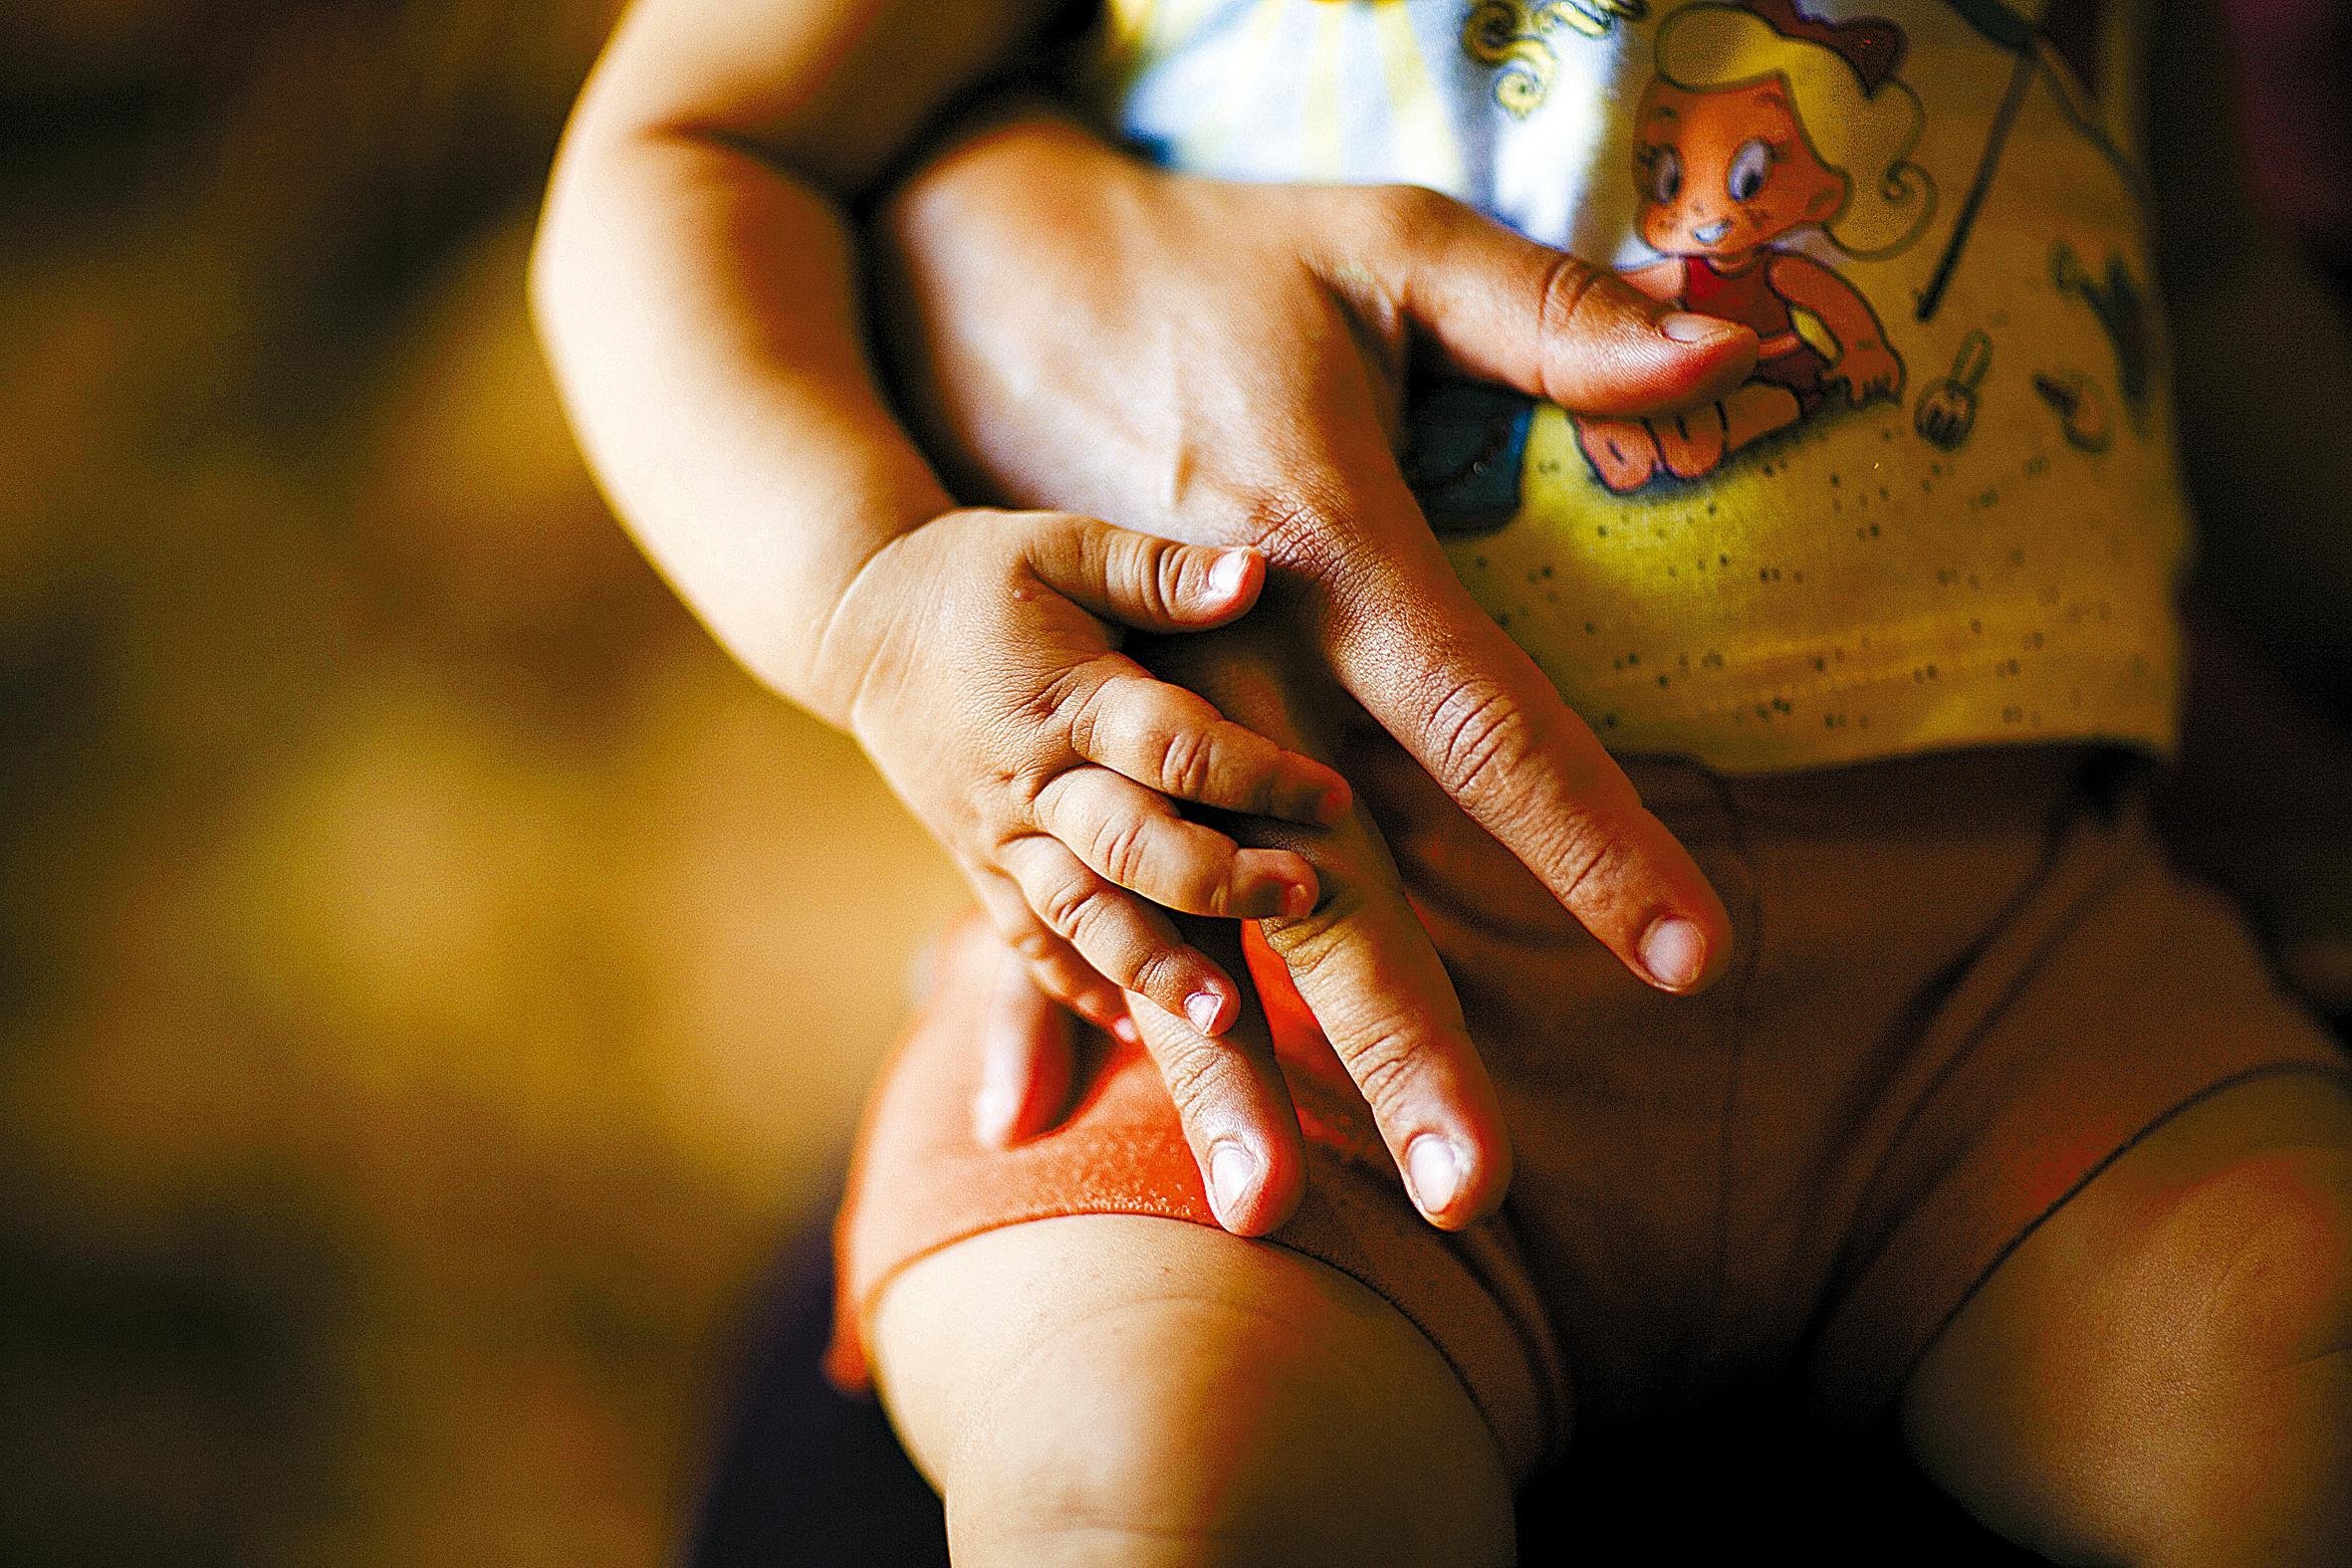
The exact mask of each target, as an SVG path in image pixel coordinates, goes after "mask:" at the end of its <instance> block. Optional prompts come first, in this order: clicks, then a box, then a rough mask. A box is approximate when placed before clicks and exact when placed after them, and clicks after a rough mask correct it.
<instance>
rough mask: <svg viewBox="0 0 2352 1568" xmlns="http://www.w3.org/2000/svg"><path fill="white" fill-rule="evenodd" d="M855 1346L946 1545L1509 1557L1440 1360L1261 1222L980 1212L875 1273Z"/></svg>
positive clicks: (986, 1560) (1301, 1556)
mask: <svg viewBox="0 0 2352 1568" xmlns="http://www.w3.org/2000/svg"><path fill="white" fill-rule="evenodd" d="M872 1345H873V1349H874V1352H875V1361H876V1368H877V1374H878V1379H879V1382H880V1384H881V1387H882V1390H883V1395H884V1398H885V1400H886V1401H887V1403H888V1405H889V1407H890V1411H891V1415H892V1418H893V1419H894V1421H895V1422H896V1423H897V1426H898V1429H899V1433H900V1435H901V1436H902V1437H903V1438H904V1439H905V1440H906V1444H907V1447H908V1448H909V1450H910V1451H911V1452H912V1453H913V1454H914V1456H915V1459H916V1462H917V1463H919V1464H920V1465H921V1466H922V1467H923V1470H924V1473H925V1474H927V1475H928V1476H930V1478H931V1480H932V1483H933V1484H934V1485H936V1486H938V1487H939V1488H940V1490H941V1491H942V1492H943V1493H944V1495H945V1497H946V1500H947V1516H948V1530H949V1535H950V1538H951V1540H952V1542H953V1545H954V1549H955V1555H956V1561H957V1562H958V1563H959V1564H991V1563H1018V1564H1024V1565H1027V1564H1047V1563H1059V1562H1105V1563H1112V1562H1115V1563H1122V1564H1123V1563H1166V1564H1179V1563H1182V1564H1192V1563H1261V1562H1263V1563H1281V1564H1307V1563H1319V1562H1330V1563H1367V1562H1380V1563H1397V1564H1411V1563H1446V1564H1477V1563H1488V1562H1507V1561H1509V1560H1510V1557H1511V1549H1512V1525H1511V1488H1510V1485H1509V1482H1508V1480H1507V1479H1506V1476H1505V1472H1504V1466H1503V1460H1502V1456H1501V1455H1500V1453H1499V1452H1498V1451H1497V1449H1496V1446H1495V1443H1494V1440H1493V1438H1492V1437H1491V1436H1490V1434H1489V1433H1488V1431H1487V1428H1486V1425H1485V1423H1484V1421H1483V1419H1482V1418H1481V1416H1480V1415H1479V1413H1478V1410H1477V1408H1476V1407H1475V1406H1474V1405H1473V1404H1472V1403H1471V1400H1470V1397H1469V1396H1468V1395H1467V1394H1466V1393H1465V1392H1464V1390H1463V1388H1462V1385H1461V1384H1460V1382H1459V1381H1458V1380H1457V1379H1456V1378H1455V1376H1454V1374H1453V1372H1452V1370H1451V1369H1450V1368H1449V1367H1448V1366H1447V1364H1446V1362H1445V1360H1444V1359H1443V1358H1442V1357H1441V1356H1440V1355H1439V1354H1438V1352H1437V1351H1436V1349H1435V1348H1434V1347H1433V1346H1432V1345H1431V1344H1430V1342H1429V1341H1428V1340H1427V1339H1426V1338H1424V1337H1423V1336H1422V1335H1421V1333H1420V1332H1419V1331H1418V1330H1417V1329H1415V1328H1414V1327H1413V1325H1412V1324H1411V1323H1409V1322H1408V1321H1406V1320H1405V1318H1404V1317H1403V1316H1402V1315H1401V1314H1400V1313H1398V1312H1397V1311H1396V1309H1395V1308H1393V1307H1392V1306H1390V1305H1389V1304H1388V1303H1387V1302H1386V1301H1384V1300H1382V1299H1381V1298H1380V1297H1378V1296H1376V1295H1374V1294H1373V1293H1372V1292H1371V1291H1369V1290H1367V1289H1366V1288H1364V1286H1362V1285H1361V1284H1359V1283H1357V1282H1356V1281H1355V1280H1353V1279H1350V1278H1348V1277H1347V1276H1345V1275H1343V1274H1341V1273H1339V1272H1337V1271H1336V1270H1334V1269H1331V1268H1329V1267H1326V1266H1325V1265H1323V1264H1321V1263H1318V1262H1316V1261H1314V1260H1312V1259H1310V1258H1307V1257H1304V1256H1301V1255H1299V1254H1297V1253H1295V1252H1291V1251H1288V1250H1286V1249H1284V1248H1282V1247H1280V1246H1276V1245H1272V1244H1268V1243H1264V1242H1253V1241H1246V1240H1242V1239H1240V1238H1237V1237H1235V1236H1231V1235H1228V1234H1226V1233H1225V1232H1220V1231H1214V1230H1210V1229H1208V1228H1207V1227H1203V1226H1197V1225H1192V1224H1189V1223H1186V1222H1182V1221H1174V1220H1163V1219H1158V1218H1153V1217H1141V1216H1119V1215H1084V1216H1076V1217H1072V1218H1066V1219H1055V1220H1042V1221H1036V1222H1032V1223H1030V1224H1026V1225H1019V1226H1013V1227H1009V1228H1007V1229H1004V1230H999V1231H992V1232H986V1233H984V1234H981V1235H978V1236H975V1237H972V1238H971V1239H968V1240H965V1241H960V1242H958V1243H956V1244H955V1245H954V1246H951V1247H949V1248H947V1249H945V1250H944V1251H941V1252H938V1253H936V1254H934V1255H932V1256H930V1257H928V1258H925V1259H923V1260H922V1261H920V1262H918V1263H915V1264H913V1265H911V1266H909V1267H908V1268H907V1269H906V1270H905V1271H904V1272H903V1273H902V1274H900V1275H899V1276H898V1277H897V1278H896V1279H895V1280H894V1281H892V1282H891V1284H890V1285H889V1286H888V1288H887V1289H886V1290H885V1292H884V1293H883V1295H882V1297H881V1299H880V1301H879V1303H878V1306H877V1309H876V1314H875V1320H874V1331H873V1335H872Z"/></svg>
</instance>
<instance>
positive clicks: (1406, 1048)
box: [1332, 1027, 1421, 1117]
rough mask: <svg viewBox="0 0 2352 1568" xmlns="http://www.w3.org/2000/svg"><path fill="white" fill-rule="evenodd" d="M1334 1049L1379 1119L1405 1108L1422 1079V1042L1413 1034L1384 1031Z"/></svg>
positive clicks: (1390, 1030)
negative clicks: (1415, 1085)
mask: <svg viewBox="0 0 2352 1568" xmlns="http://www.w3.org/2000/svg"><path fill="white" fill-rule="evenodd" d="M1332 1048H1333V1049H1334V1050H1336V1051H1338V1052H1339V1057H1340V1060H1342V1061H1343V1062H1345V1063H1346V1064H1347V1075H1348V1076H1349V1077H1350V1078H1353V1079H1354V1080H1355V1086H1356V1088H1357V1089H1358V1090H1359V1091H1361V1092H1362V1094H1363V1097H1364V1102H1365V1103H1366V1104H1368V1105H1370V1106H1371V1107H1372V1112H1373V1114H1374V1115H1375V1116H1376V1117H1379V1116H1385V1115H1387V1114H1390V1113H1393V1112H1396V1111H1399V1110H1401V1109H1403V1108H1404V1104H1405V1102H1406V1100H1408V1099H1409V1098H1410V1097H1411V1095H1412V1088H1413V1084H1414V1082H1415V1080H1416V1079H1418V1078H1419V1076H1420V1058H1421V1051H1420V1041H1419V1039H1418V1038H1417V1037H1416V1036H1415V1035H1414V1033H1413V1032H1412V1031H1411V1030H1409V1029H1404V1028H1396V1027H1390V1028H1383V1029H1381V1030H1379V1031H1377V1032H1375V1033H1374V1034H1372V1035H1371V1036H1369V1037H1368V1038H1364V1039H1358V1040H1351V1041H1347V1042H1345V1043H1342V1042H1340V1041H1337V1040H1334V1041H1333V1042H1332Z"/></svg>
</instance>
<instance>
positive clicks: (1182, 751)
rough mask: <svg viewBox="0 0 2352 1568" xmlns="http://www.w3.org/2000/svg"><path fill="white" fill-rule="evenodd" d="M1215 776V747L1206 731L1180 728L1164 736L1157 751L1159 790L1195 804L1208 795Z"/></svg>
mask: <svg viewBox="0 0 2352 1568" xmlns="http://www.w3.org/2000/svg"><path fill="white" fill-rule="evenodd" d="M1216 776H1217V747H1216V742H1215V741H1214V740H1213V739H1212V738H1211V737H1210V735H1209V733H1208V732H1207V731H1205V730H1200V729H1195V728H1193V727H1191V726H1187V725H1180V726H1178V727H1176V728H1175V729H1173V730H1171V731H1169V732H1168V734H1167V736H1166V739H1165V742H1164V744H1163V745H1162V747H1161V749H1160V787H1161V788H1162V789H1164V790H1166V791H1167V792H1168V793H1170V794H1175V795H1182V796H1183V797H1184V798H1186V799H1188V800H1197V799H1199V798H1200V797H1201V796H1202V795H1204V794H1207V793H1208V792H1209V788H1210V786H1211V784H1212V783H1213V782H1214V781H1215V779H1216Z"/></svg>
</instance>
